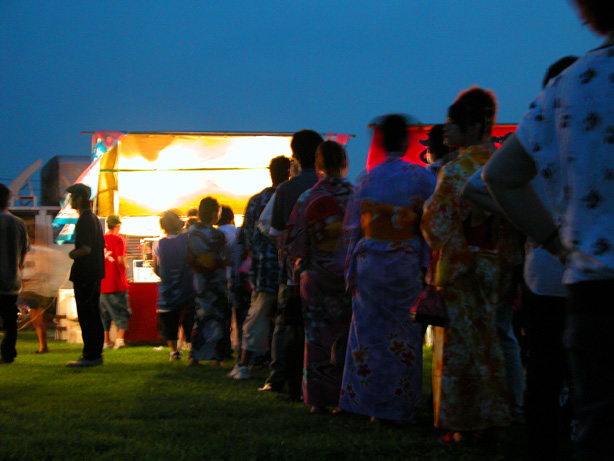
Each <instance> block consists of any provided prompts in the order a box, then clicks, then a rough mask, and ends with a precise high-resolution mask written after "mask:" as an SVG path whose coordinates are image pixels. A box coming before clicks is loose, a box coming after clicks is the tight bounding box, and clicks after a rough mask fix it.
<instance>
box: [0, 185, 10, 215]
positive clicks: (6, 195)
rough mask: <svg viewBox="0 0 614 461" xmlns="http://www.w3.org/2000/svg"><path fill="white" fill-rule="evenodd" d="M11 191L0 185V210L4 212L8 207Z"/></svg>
mask: <svg viewBox="0 0 614 461" xmlns="http://www.w3.org/2000/svg"><path fill="white" fill-rule="evenodd" d="M10 198H11V190H10V189H9V188H8V187H6V186H5V185H4V184H0V210H4V209H5V208H6V207H7V206H8V205H9V199H10Z"/></svg>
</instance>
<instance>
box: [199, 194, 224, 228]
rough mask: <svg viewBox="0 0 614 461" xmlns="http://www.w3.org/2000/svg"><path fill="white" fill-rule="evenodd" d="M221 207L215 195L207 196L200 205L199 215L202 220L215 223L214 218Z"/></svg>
mask: <svg viewBox="0 0 614 461" xmlns="http://www.w3.org/2000/svg"><path fill="white" fill-rule="evenodd" d="M219 209H220V204H219V203H217V200H215V199H214V198H213V197H205V198H204V199H202V200H201V201H200V204H199V205H198V217H199V218H200V221H201V222H203V223H207V224H215V222H212V221H213V218H214V217H216V216H215V215H217V213H218V211H219Z"/></svg>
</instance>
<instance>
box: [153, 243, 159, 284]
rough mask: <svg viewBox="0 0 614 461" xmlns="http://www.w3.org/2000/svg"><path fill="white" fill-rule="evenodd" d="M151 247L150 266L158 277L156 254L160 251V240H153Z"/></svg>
mask: <svg viewBox="0 0 614 461" xmlns="http://www.w3.org/2000/svg"><path fill="white" fill-rule="evenodd" d="M151 249H152V252H151V253H152V255H151V256H152V258H151V259H152V262H151V268H152V269H153V271H154V274H156V275H157V276H158V277H160V257H159V255H158V253H159V251H160V242H153V243H152V248H151Z"/></svg>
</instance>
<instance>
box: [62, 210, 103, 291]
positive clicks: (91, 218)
mask: <svg viewBox="0 0 614 461" xmlns="http://www.w3.org/2000/svg"><path fill="white" fill-rule="evenodd" d="M82 246H87V247H89V248H90V249H91V251H90V253H89V254H88V255H87V256H83V257H82V258H77V259H75V260H74V261H73V264H72V268H71V270H70V281H71V282H75V283H100V281H101V280H102V279H103V278H104V236H103V233H102V226H101V225H100V221H99V220H98V218H97V217H96V215H95V214H94V213H92V210H89V209H88V210H84V211H83V212H82V213H81V216H79V220H78V221H77V225H76V226H75V249H77V250H78V249H79V248H81V247H82Z"/></svg>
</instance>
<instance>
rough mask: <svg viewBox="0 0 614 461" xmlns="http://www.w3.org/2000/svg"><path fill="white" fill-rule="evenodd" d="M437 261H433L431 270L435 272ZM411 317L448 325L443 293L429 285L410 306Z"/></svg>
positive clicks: (426, 322)
mask: <svg viewBox="0 0 614 461" xmlns="http://www.w3.org/2000/svg"><path fill="white" fill-rule="evenodd" d="M434 268H435V261H431V264H430V266H429V270H430V271H431V273H432V272H434ZM409 318H410V319H411V321H412V322H415V323H423V324H425V325H434V326H437V327H447V326H448V324H449V322H450V318H449V317H448V311H447V309H446V304H445V303H444V301H443V298H442V297H441V293H440V292H439V291H438V290H437V287H436V286H434V285H427V286H425V287H424V289H423V290H422V291H421V292H420V294H419V295H418V296H417V297H416V299H415V300H414V302H413V303H412V305H411V307H410V308H409Z"/></svg>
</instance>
